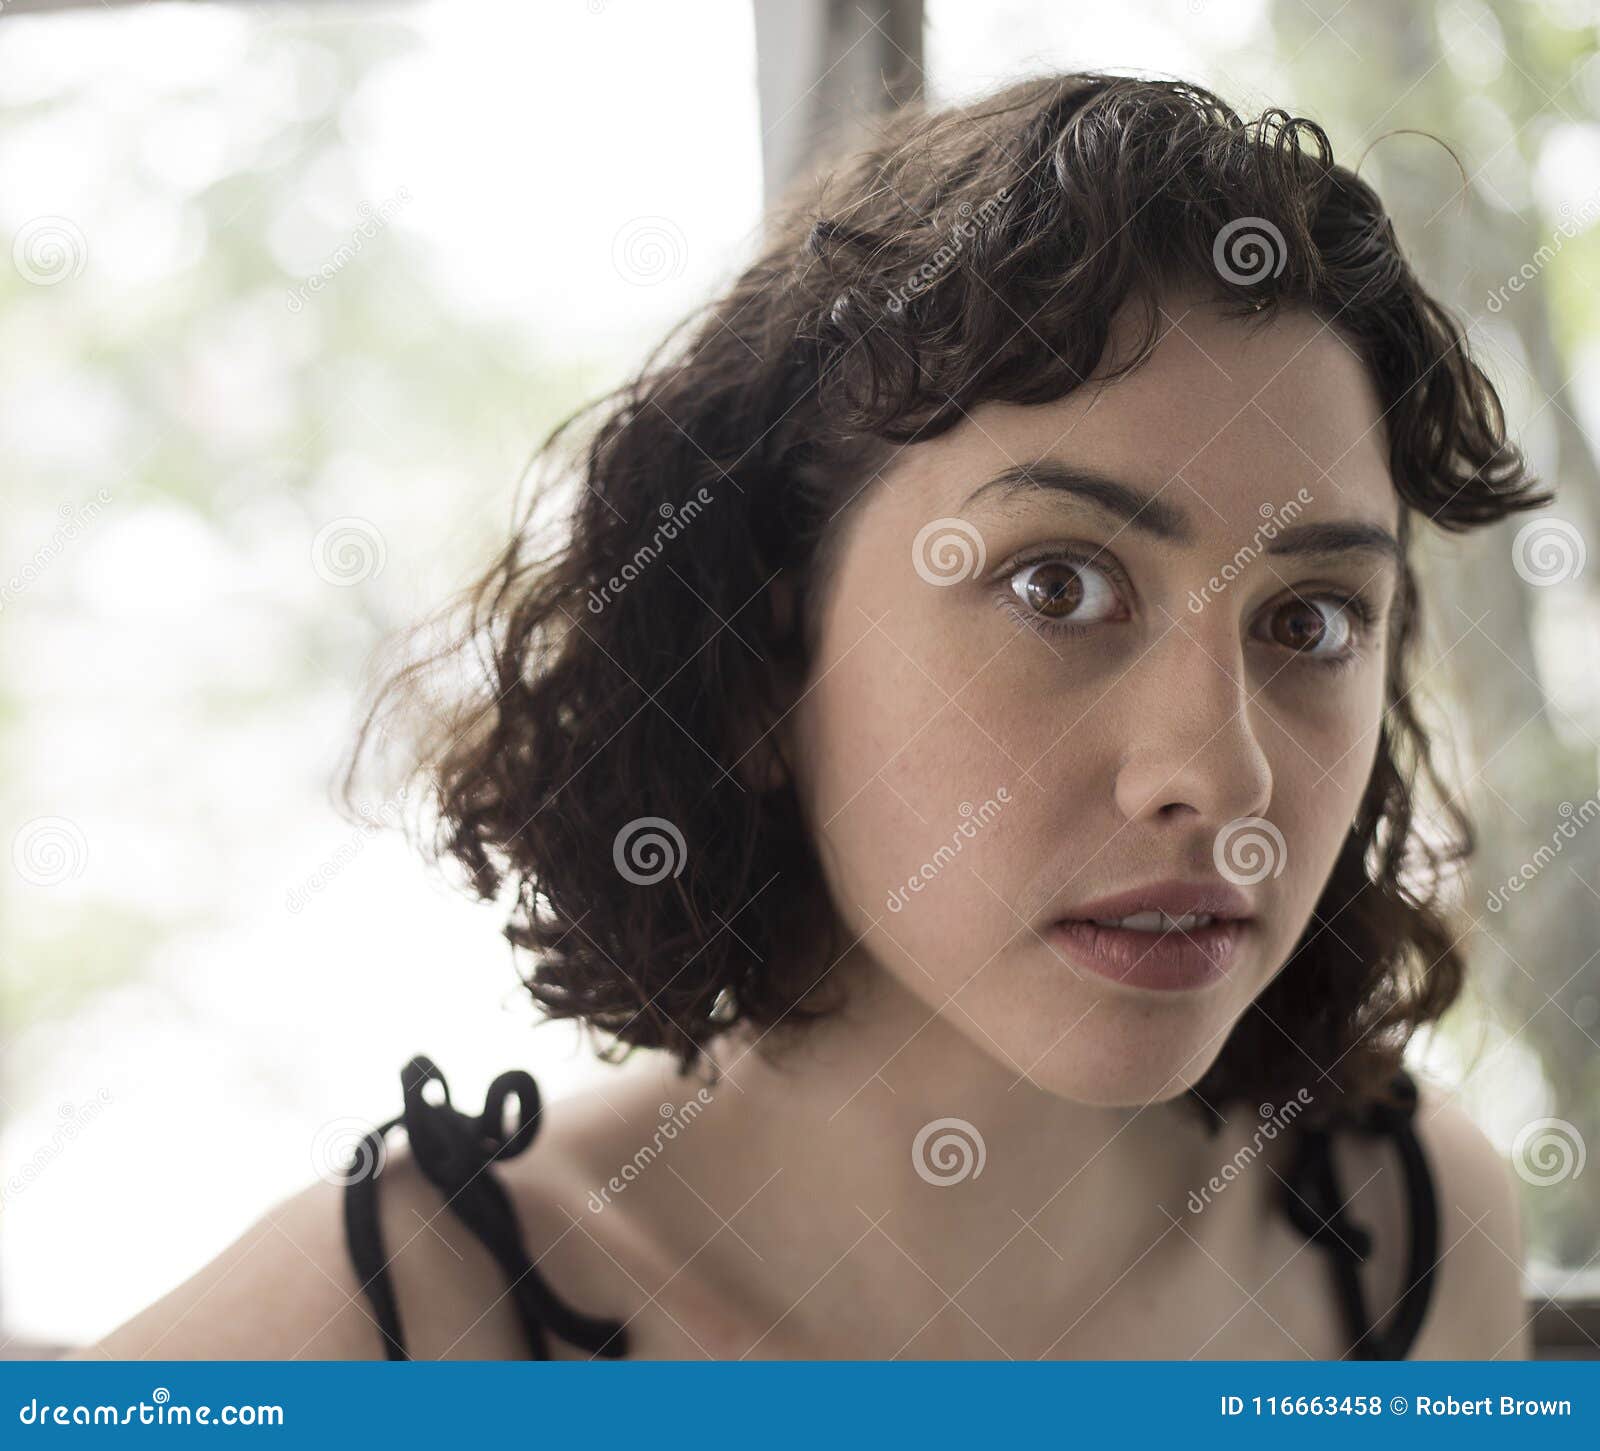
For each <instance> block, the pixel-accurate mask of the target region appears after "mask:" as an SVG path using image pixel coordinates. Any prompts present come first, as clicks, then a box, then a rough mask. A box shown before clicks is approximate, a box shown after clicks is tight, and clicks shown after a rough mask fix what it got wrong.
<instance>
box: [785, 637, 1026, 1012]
mask: <svg viewBox="0 0 1600 1451" xmlns="http://www.w3.org/2000/svg"><path fill="white" fill-rule="evenodd" d="M851 614H853V615H854V619H853V620H852V619H851V618H850V615H851ZM829 635H830V636H831V638H830V639H829V640H827V641H825V644H824V650H823V652H822V657H821V659H820V660H819V662H818V667H817V671H816V674H815V675H814V677H813V683H812V688H811V690H810V691H809V693H808V694H807V695H806V697H805V699H804V700H803V701H802V702H801V704H800V706H799V707H798V708H797V709H796V712H795V716H796V727H797V735H798V740H797V746H798V753H799V761H800V778H801V790H802V795H803V798H804V800H805V803H806V809H807V813H808V816H809V817H810V820H811V825H812V830H813V833H814V836H815V839H816V841H817V844H818V850H819V853H820V855H821V859H822V862H823V865H824V868H825V870H826V872H827V874H828V879H829V887H830V889H831V893H832V896H833V900H834V902H835V905H836V906H837V908H838V910H839V912H840V914H841V916H842V917H843V918H844V920H845V925H846V927H847V930H848V933H849V935H850V936H852V937H854V936H855V935H856V934H859V933H867V932H870V933H871V936H870V937H869V942H868V945H869V946H870V947H871V948H872V949H873V951H874V953H875V955H877V956H878V957H879V958H880V960H882V961H884V962H885V963H886V965H888V964H891V963H894V964H897V965H898V967H899V968H900V969H902V971H903V974H904V975H906V976H907V977H908V978H909V979H910V980H912V981H914V982H915V981H920V982H921V983H922V984H923V985H924V986H927V985H930V984H933V983H935V982H936V981H937V982H938V983H939V985H940V986H942V987H943V988H944V990H945V991H953V990H954V989H955V987H957V986H959V983H956V982H947V981H943V978H944V977H945V975H946V969H942V968H941V966H940V964H950V963H954V964H959V965H960V971H961V972H963V973H966V974H970V973H971V972H972V971H975V970H976V969H977V968H978V967H979V966H981V964H982V963H983V961H984V960H985V959H986V958H988V957H989V956H990V955H992V954H993V953H994V952H995V951H996V949H997V948H999V947H1000V946H1002V945H1003V943H1004V942H1005V941H1006V940H1007V938H1008V937H1009V936H1010V935H1012V933H1013V932H1015V931H1019V930H1023V924H1022V923H1021V922H1020V921H1019V920H1018V919H1017V918H1016V917H1015V916H1014V915H1013V913H1012V912H1011V910H1010V908H1009V907H1008V906H1007V900H1008V897H1009V892H1008V887H1009V883H1008V882H1007V877H1006V871H1005V869H1004V867H1003V863H1004V861H1005V859H1006V850H1007V841H1008V838H1010V837H1011V836H1012V835H1013V829H1012V828H1013V822H1014V820H1015V819H1016V818H1019V817H1020V816H1021V815H1022V814H1023V809H1022V807H1021V806H1020V805H1019V804H1018V803H1019V801H1020V799H1021V798H1022V797H1023V796H1024V795H1028V796H1033V795H1036V794H1037V792H1036V791H1030V790H1028V789H1027V787H1026V775H1025V772H1026V767H1027V764H1028V762H1027V761H1026V760H1025V759H1023V757H1022V756H1021V755H1020V754H1018V752H1017V750H1016V749H1015V741H1016V737H1015V735H1014V734H1013V733H1012V732H1011V731H1010V730H1009V729H1008V727H1007V725H1006V723H1005V722H1004V721H1002V720H999V719H996V718H994V715H993V710H992V709H991V708H989V707H987V706H986V703H985V702H984V700H983V699H982V698H981V692H979V690H978V689H977V684H979V683H981V682H978V683H975V682H974V678H973V677H974V675H975V673H976V671H975V669H973V668H971V667H968V666H966V664H965V662H962V661H958V660H955V659H953V658H952V656H951V652H950V649H949V647H948V645H947V644H941V643H940V642H939V641H938V640H937V637H935V638H934V639H931V640H930V639H928V638H921V639H919V638H916V637H915V636H913V634H912V633H911V625H910V623H909V622H908V618H907V616H906V615H905V614H904V613H902V614H901V616H900V617H899V623H898V624H897V622H896V615H895V613H894V612H892V611H891V612H888V613H886V614H882V615H880V616H878V617H877V618H876V621H875V622H874V620H871V619H869V618H868V617H867V615H865V614H864V613H862V612H861V611H859V610H858V611H851V612H841V614H840V616H839V617H838V619H837V621H836V622H835V623H834V624H832V625H831V626H830V630H829ZM980 663H981V662H980ZM986 884H987V885H986ZM874 924H876V926H874Z"/></svg>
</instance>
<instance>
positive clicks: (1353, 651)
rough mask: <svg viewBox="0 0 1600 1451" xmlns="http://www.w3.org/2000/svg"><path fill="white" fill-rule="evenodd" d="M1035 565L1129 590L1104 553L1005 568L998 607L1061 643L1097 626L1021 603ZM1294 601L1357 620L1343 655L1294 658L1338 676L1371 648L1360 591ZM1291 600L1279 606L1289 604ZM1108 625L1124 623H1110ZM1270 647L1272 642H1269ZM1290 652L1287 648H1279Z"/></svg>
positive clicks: (1063, 552)
mask: <svg viewBox="0 0 1600 1451" xmlns="http://www.w3.org/2000/svg"><path fill="white" fill-rule="evenodd" d="M1031 564H1070V565H1073V566H1074V567H1082V566H1088V567H1089V568H1091V569H1097V570H1100V571H1101V572H1102V573H1104V574H1105V575H1106V576H1107V577H1108V578H1110V579H1111V580H1113V581H1114V582H1115V583H1117V584H1118V586H1119V588H1126V587H1129V581H1128V578H1127V576H1126V575H1125V574H1124V573H1123V571H1122V569H1121V567H1120V566H1119V565H1117V564H1115V563H1113V562H1112V561H1111V560H1110V556H1108V555H1106V554H1104V552H1103V551H1098V550H1096V551H1090V552H1087V553H1085V552H1079V551H1073V550H1070V549H1063V548H1062V547H1061V546H1059V545H1057V546H1055V547H1053V548H1049V549H1045V550H1042V551H1040V552H1038V553H1033V554H1027V555H1022V556H1020V557H1018V558H1016V559H1014V560H1012V561H1011V562H1010V563H1009V564H1007V565H1006V566H1005V568H1004V569H1003V570H1001V572H1000V574H999V576H998V592H997V596H996V603H997V604H998V605H999V606H1000V608H1001V609H1002V610H1004V611H1005V612H1006V613H1007V614H1009V615H1010V616H1011V617H1012V618H1013V619H1014V620H1017V621H1019V622H1020V623H1021V624H1023V625H1025V626H1027V627H1028V628H1029V629H1033V630H1038V631H1042V632H1044V633H1045V634H1047V635H1052V636H1055V637H1057V638H1060V639H1079V638H1081V637H1083V636H1085V635H1087V634H1088V633H1089V631H1090V630H1092V629H1093V628H1095V627H1094V625H1079V624H1073V623H1072V622H1071V621H1070V620H1051V619H1049V618H1048V617H1046V616H1044V615H1039V614H1034V613H1030V612H1029V611H1028V610H1026V609H1025V608H1024V606H1023V605H1022V604H1021V602H1020V601H1019V600H1018V599H1017V596H1016V593H1015V591H1014V590H1013V589H1012V588H1011V582H1012V580H1013V579H1015V578H1016V576H1017V575H1018V574H1020V573H1021V572H1022V571H1023V570H1025V569H1026V568H1027V567H1028V566H1029V565H1031ZM1291 599H1295V600H1300V601H1303V602H1304V603H1306V604H1316V603H1320V604H1332V605H1335V606H1337V607H1338V608H1340V609H1344V610H1348V611H1349V612H1350V614H1351V615H1352V617H1353V620H1352V623H1351V626H1350V640H1349V643H1348V644H1347V646H1346V647H1345V650H1344V652H1343V653H1342V654H1339V655H1312V654H1309V653H1308V652H1306V651H1290V654H1291V655H1293V656H1294V658H1295V659H1296V660H1297V661H1299V662H1301V663H1303V664H1307V665H1311V666H1313V667H1315V668H1317V669H1319V670H1327V671H1329V672H1338V671H1342V670H1347V669H1349V668H1350V667H1351V666H1352V665H1354V664H1356V662H1357V661H1359V660H1360V659H1362V658H1363V656H1364V655H1365V653H1366V647H1367V644H1368V642H1369V640H1370V638H1371V635H1372V630H1373V626H1374V625H1375V624H1376V623H1377V619H1378V610H1377V607H1376V606H1375V605H1374V604H1373V603H1372V601H1371V600H1369V599H1368V598H1367V597H1366V596H1365V595H1363V594H1361V593H1360V592H1359V591H1357V592H1355V593H1351V594H1346V593H1337V592H1329V591H1321V592H1318V593H1314V594H1299V593H1295V594H1293V595H1292V596H1291ZM1288 602H1289V601H1288V600H1284V601H1279V602H1278V603H1288ZM1104 623H1121V622H1120V621H1108V622H1104ZM1267 643H1270V642H1267ZM1279 648H1287V647H1279Z"/></svg>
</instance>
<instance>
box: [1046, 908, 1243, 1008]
mask: <svg viewBox="0 0 1600 1451" xmlns="http://www.w3.org/2000/svg"><path fill="white" fill-rule="evenodd" d="M1246 925H1247V924H1246V923H1245V922H1244V921H1242V920H1239V919H1233V920H1230V921H1226V922H1213V923H1211V924H1210V925H1209V926H1206V927H1190V928H1188V929H1186V930H1183V931H1180V930H1178V929H1177V928H1173V929H1172V930H1171V931H1169V932H1161V933H1155V932H1135V931H1132V930H1131V929H1129V928H1126V927H1097V926H1096V925H1095V924H1094V923H1093V922H1078V921H1070V922H1057V923H1056V924H1055V926H1054V927H1052V928H1051V929H1050V931H1049V935H1048V937H1047V939H1046V940H1047V941H1049V942H1050V943H1052V944H1053V945H1054V946H1056V947H1057V948H1059V949H1060V950H1061V953H1062V955H1063V956H1065V957H1066V958H1067V959H1068V960H1069V961H1070V962H1073V963H1075V964H1077V965H1078V966H1079V967H1082V968H1085V969H1087V970H1088V971H1089V972H1092V973H1097V974H1098V975H1099V976H1101V977H1107V978H1110V979H1111V980H1112V981H1113V982H1121V983H1126V984H1128V986H1130V987H1140V988H1152V989H1154V990H1156V991H1158V992H1173V991H1181V990H1183V989H1188V988H1202V987H1207V986H1209V985H1210V984H1212V983H1215V982H1220V981H1221V980H1222V979H1223V978H1225V977H1226V976H1227V975H1228V970H1229V969H1230V968H1231V967H1232V966H1233V962H1234V958H1235V957H1236V956H1237V953H1238V948H1239V939H1240V938H1241V937H1243V936H1244V931H1245V927H1246Z"/></svg>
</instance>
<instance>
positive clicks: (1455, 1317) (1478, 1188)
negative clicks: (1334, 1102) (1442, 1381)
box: [1341, 1075, 1532, 1360]
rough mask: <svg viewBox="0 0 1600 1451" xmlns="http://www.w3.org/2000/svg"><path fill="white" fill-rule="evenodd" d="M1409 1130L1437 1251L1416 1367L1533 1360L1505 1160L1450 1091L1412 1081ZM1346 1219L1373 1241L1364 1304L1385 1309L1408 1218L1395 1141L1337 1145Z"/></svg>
mask: <svg viewBox="0 0 1600 1451" xmlns="http://www.w3.org/2000/svg"><path fill="white" fill-rule="evenodd" d="M1417 1087H1418V1103H1417V1108H1416V1114H1415V1118H1414V1120H1413V1128H1414V1130H1415V1132H1416V1136H1417V1142H1418V1144H1419V1146H1420V1147H1421V1150H1422V1153H1423V1156H1424V1158H1425V1159H1426V1160H1427V1166H1428V1171H1429V1174H1430V1176H1431V1178H1432V1180H1433V1186H1434V1195H1435V1199H1436V1201H1437V1209H1438V1224H1439V1245H1438V1260H1437V1264H1436V1267H1435V1270H1434V1275H1433V1286H1432V1292H1431V1295H1430V1297H1429V1302H1428V1308H1427V1313H1426V1315H1425V1317H1424V1319H1423V1322H1422V1326H1421V1329H1420V1331H1419V1332H1418V1335H1417V1338H1416V1340H1415V1342H1414V1343H1413V1345H1412V1348H1411V1352H1410V1358H1411V1359H1414V1360H1525V1359H1527V1358H1528V1357H1529V1356H1530V1355H1531V1353H1532V1344H1531V1336H1530V1333H1529V1330H1528V1324H1529V1316H1528V1313H1527V1311H1526V1309H1525V1308H1524V1303H1523V1288H1522V1260H1523V1244H1522V1227H1521V1218H1520V1214H1519V1208H1518V1201H1517V1189H1516V1179H1515V1176H1514V1175H1513V1173H1512V1170H1511V1166H1510V1163H1509V1161H1508V1160H1507V1159H1506V1156H1505V1155H1504V1154H1502V1153H1501V1152H1500V1150H1498V1149H1497V1148H1495V1146H1494V1144H1493V1143H1491V1142H1490V1140H1489V1138H1488V1136H1487V1135H1486V1134H1485V1133H1484V1131H1483V1130H1482V1129H1481V1128H1479V1127H1478V1125H1477V1124H1476V1123H1475V1122H1474V1121H1473V1119H1472V1118H1471V1116H1470V1115H1469V1114H1468V1113H1467V1112H1466V1110H1465V1109H1464V1108H1463V1107H1462V1106H1461V1104H1460V1103H1459V1102H1458V1101H1457V1099H1456V1098H1455V1096H1454V1095H1453V1094H1451V1093H1450V1092H1449V1090H1447V1089H1444V1088H1441V1087H1440V1086H1438V1085H1436V1084H1433V1083H1430V1082H1429V1081H1428V1080H1426V1079H1424V1078H1422V1077H1421V1076H1420V1075H1419V1076H1418V1079H1417ZM1341 1153H1342V1155H1343V1156H1344V1157H1345V1160H1346V1164H1347V1172H1348V1174H1349V1176H1350V1177H1349V1178H1348V1179H1347V1180H1346V1183H1347V1185H1348V1187H1349V1190H1350V1191H1351V1213H1352V1215H1353V1217H1354V1218H1356V1219H1357V1220H1358V1222H1362V1223H1365V1224H1368V1225H1369V1226H1370V1227H1371V1228H1372V1229H1373V1231H1374V1234H1375V1238H1376V1239H1377V1240H1378V1251H1377V1253H1376V1254H1375V1256H1374V1261H1375V1263H1374V1264H1373V1265H1372V1266H1371V1267H1370V1269H1371V1279H1370V1280H1369V1282H1368V1288H1369V1301H1370V1303H1371V1304H1373V1305H1374V1306H1378V1307H1381V1309H1382V1312H1383V1315H1384V1316H1387V1314H1388V1313H1389V1312H1390V1310H1392V1308H1393V1306H1394V1304H1395V1303H1396V1302H1397V1300H1398V1299H1399V1296H1400V1294H1401V1293H1402V1291H1403V1289H1404V1287H1405V1268H1406V1266H1405V1249H1406V1245H1407V1241H1408V1236H1409V1227H1410V1212H1409V1208H1408V1206H1407V1202H1406V1195H1405V1193H1404V1180H1403V1177H1402V1175H1401V1174H1400V1172H1399V1165H1398V1162H1397V1160H1396V1157H1395V1153H1394V1147H1393V1144H1392V1143H1391V1142H1390V1141H1389V1140H1387V1139H1383V1138H1371V1139H1369V1138H1365V1137H1364V1136H1359V1135H1350V1136H1344V1137H1343V1138H1342V1139H1341Z"/></svg>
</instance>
